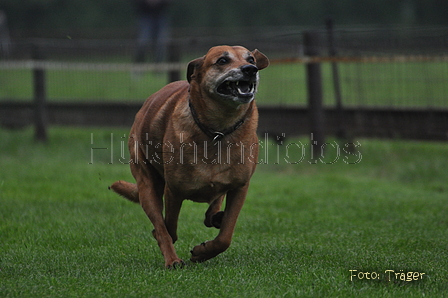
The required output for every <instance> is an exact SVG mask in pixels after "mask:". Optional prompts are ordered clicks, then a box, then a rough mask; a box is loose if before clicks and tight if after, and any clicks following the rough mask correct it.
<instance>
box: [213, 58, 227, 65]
mask: <svg viewBox="0 0 448 298" xmlns="http://www.w3.org/2000/svg"><path fill="white" fill-rule="evenodd" d="M229 62H230V60H229V58H226V57H221V58H219V59H218V60H217V61H216V64H218V65H225V64H227V63H229Z"/></svg>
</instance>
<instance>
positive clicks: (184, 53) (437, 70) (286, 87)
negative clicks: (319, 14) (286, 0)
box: [0, 28, 448, 108]
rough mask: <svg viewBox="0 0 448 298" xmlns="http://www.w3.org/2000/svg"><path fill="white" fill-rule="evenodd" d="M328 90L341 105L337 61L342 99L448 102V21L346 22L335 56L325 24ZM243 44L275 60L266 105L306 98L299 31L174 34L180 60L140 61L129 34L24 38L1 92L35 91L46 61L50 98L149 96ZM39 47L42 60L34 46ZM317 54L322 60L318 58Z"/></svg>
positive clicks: (0, 78) (3, 75) (24, 94)
mask: <svg viewBox="0 0 448 298" xmlns="http://www.w3.org/2000/svg"><path fill="white" fill-rule="evenodd" d="M319 33H320V35H321V37H320V39H321V44H320V46H319V52H320V53H321V56H322V57H324V58H319V59H320V60H319V62H321V63H322V74H323V88H324V91H323V95H324V104H325V105H326V106H333V105H335V94H334V85H333V80H332V77H333V75H334V73H332V71H331V63H337V64H338V72H339V75H340V81H339V84H340V90H341V97H342V101H343V103H344V105H349V106H382V107H387V106H392V107H419V108H438V107H447V106H448V101H447V98H448V87H447V86H448V61H447V55H448V52H447V50H446V49H447V48H448V46H447V45H448V28H412V29H402V30H390V29H387V30H386V29H377V30H368V29H342V30H338V31H335V44H336V49H337V56H336V58H337V59H333V60H330V59H326V58H325V57H328V51H329V50H328V41H327V36H326V32H325V31H324V30H320V31H319ZM224 41H225V42H226V43H230V44H242V45H245V46H246V47H248V48H250V49H252V48H258V49H259V50H261V51H262V52H264V53H265V54H267V55H268V56H269V57H270V58H271V60H272V62H273V63H272V65H271V66H270V67H269V68H268V69H266V70H264V71H263V72H262V74H261V84H260V89H259V94H258V97H257V100H258V102H259V104H261V105H284V106H289V105H294V106H303V105H306V102H307V97H306V88H305V81H306V77H305V65H306V64H307V63H311V62H313V61H311V60H309V59H308V60H307V59H306V58H307V57H305V56H304V46H303V38H302V32H301V31H294V30H292V29H290V30H286V29H285V30H284V31H271V32H266V33H265V34H264V35H263V36H260V35H258V37H257V36H255V37H254V36H253V35H252V34H251V36H247V35H244V34H241V35H239V36H232V37H207V38H200V37H186V38H179V39H176V40H174V41H173V42H175V43H176V44H177V47H178V49H179V50H180V53H181V56H180V61H178V62H174V63H169V62H166V63H159V64H154V63H151V62H150V60H148V62H147V63H144V64H134V63H131V62H132V56H133V53H134V52H135V42H133V41H130V40H106V41H98V40H93V41H92V40H70V39H66V40H22V41H17V42H15V43H13V44H12V45H11V47H10V48H11V51H10V52H11V54H10V55H9V57H8V58H7V59H5V58H4V59H2V60H0V100H22V101H28V100H30V99H31V98H32V97H33V86H32V85H33V84H32V82H33V78H32V72H33V70H34V69H36V68H39V69H45V71H46V90H47V92H46V93H47V94H46V95H47V99H48V100H49V101H68V100H76V101H92V100H95V101H133V102H136V101H137V102H138V101H143V100H144V99H145V98H147V97H148V96H149V95H150V94H151V93H153V92H155V91H157V90H158V89H160V88H161V87H162V86H163V85H165V84H166V83H167V81H168V73H169V72H170V71H178V72H179V73H180V78H182V79H184V78H185V70H186V65H187V63H188V61H189V60H191V59H194V58H196V57H198V56H201V55H203V54H204V53H205V52H206V51H207V49H208V48H209V47H211V46H213V45H216V44H220V43H224ZM36 49H37V50H38V51H39V52H40V59H42V60H40V61H36V60H35V59H33V58H35V57H34V54H33V53H34V51H36ZM314 62H316V61H314Z"/></svg>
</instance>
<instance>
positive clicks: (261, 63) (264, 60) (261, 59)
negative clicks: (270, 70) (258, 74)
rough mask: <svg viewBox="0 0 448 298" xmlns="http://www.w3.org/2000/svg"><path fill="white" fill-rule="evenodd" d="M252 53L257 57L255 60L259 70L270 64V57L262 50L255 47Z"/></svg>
mask: <svg viewBox="0 0 448 298" xmlns="http://www.w3.org/2000/svg"><path fill="white" fill-rule="evenodd" d="M252 55H254V57H255V62H256V65H257V67H258V69H259V70H262V69H263V68H266V67H268V66H269V59H268V57H266V56H265V55H264V54H263V53H262V52H260V51H259V50H257V49H255V50H253V51H252Z"/></svg>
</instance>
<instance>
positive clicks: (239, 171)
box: [165, 164, 252, 202]
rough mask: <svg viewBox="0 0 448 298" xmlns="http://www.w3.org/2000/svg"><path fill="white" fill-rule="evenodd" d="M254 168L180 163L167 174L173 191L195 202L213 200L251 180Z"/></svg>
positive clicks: (166, 179)
mask: <svg viewBox="0 0 448 298" xmlns="http://www.w3.org/2000/svg"><path fill="white" fill-rule="evenodd" d="M167 174H168V173H167ZM251 175H252V170H251V169H250V168H249V167H247V166H246V167H241V166H238V165H237V166H235V165H233V166H232V165H223V164H221V165H218V164H215V165H210V164H203V165H199V164H196V165H179V166H178V167H177V169H176V170H174V171H173V172H171V173H169V175H166V176H165V181H166V183H167V185H168V186H169V187H170V189H171V190H172V191H174V192H175V193H177V195H179V196H182V197H183V199H186V200H191V201H195V202H211V201H213V200H215V199H216V198H217V197H219V196H221V195H224V194H225V193H227V192H228V191H229V190H231V189H235V188H238V187H242V186H243V185H245V184H246V183H247V182H249V180H250V177H251Z"/></svg>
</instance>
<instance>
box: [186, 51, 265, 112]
mask: <svg viewBox="0 0 448 298" xmlns="http://www.w3.org/2000/svg"><path fill="white" fill-rule="evenodd" d="M268 65H269V59H268V58H267V57H266V56H265V55H264V54H263V53H261V52H260V51H258V50H254V51H252V52H251V51H249V50H247V49H246V48H243V47H241V46H234V47H230V46H217V47H213V48H211V49H210V50H209V51H208V53H207V54H206V55H205V56H204V57H201V58H198V59H195V60H193V61H191V62H190V63H189V64H188V70H187V79H188V82H189V83H190V84H191V88H192V90H193V88H201V91H203V92H205V93H206V95H207V96H208V97H210V98H213V99H217V100H222V101H224V102H225V103H227V104H231V105H240V104H247V103H249V102H251V101H252V100H253V99H254V96H255V93H256V91H257V85H258V78H259V76H258V71H259V70H262V69H263V68H266V67H267V66H268Z"/></svg>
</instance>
